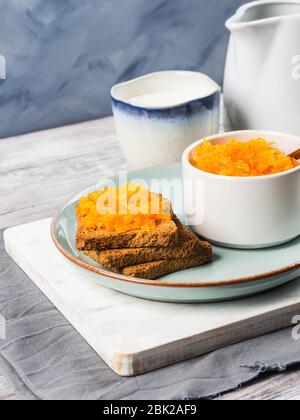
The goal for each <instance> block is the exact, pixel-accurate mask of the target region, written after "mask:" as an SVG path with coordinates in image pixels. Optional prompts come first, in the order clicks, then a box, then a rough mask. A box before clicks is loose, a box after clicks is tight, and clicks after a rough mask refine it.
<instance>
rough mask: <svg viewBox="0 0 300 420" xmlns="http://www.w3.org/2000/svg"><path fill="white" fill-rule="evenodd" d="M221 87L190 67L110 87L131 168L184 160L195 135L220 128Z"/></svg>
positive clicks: (204, 134)
mask: <svg viewBox="0 0 300 420" xmlns="http://www.w3.org/2000/svg"><path fill="white" fill-rule="evenodd" d="M220 91H221V89H220V87H219V86H218V85H217V84H216V83H215V82H214V81H213V80H212V79H210V78H209V77H208V76H206V75H205V74H201V73H197V72H192V71H163V72H158V73H152V74H149V75H146V76H143V77H140V78H138V79H134V80H131V81H129V82H125V83H121V84H118V85H116V86H114V87H113V88H112V90H111V96H112V107H113V113H114V117H115V124H116V130H117V134H118V138H119V141H120V145H121V147H122V150H123V154H124V156H125V158H126V160H127V163H128V165H129V166H130V167H131V168H142V167H148V166H157V165H164V164H168V163H173V162H180V161H181V157H182V153H183V152H184V150H185V148H186V147H187V146H188V145H190V144H191V143H193V142H194V141H195V140H196V139H197V138H199V137H200V136H201V137H205V136H211V135H212V134H216V133H218V132H219V111H220Z"/></svg>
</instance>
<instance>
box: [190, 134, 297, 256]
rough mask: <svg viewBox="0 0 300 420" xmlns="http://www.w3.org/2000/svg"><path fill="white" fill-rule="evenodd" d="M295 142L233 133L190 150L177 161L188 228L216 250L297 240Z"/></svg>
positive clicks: (281, 137) (288, 138) (290, 138)
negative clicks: (214, 246) (293, 155)
mask: <svg viewBox="0 0 300 420" xmlns="http://www.w3.org/2000/svg"><path fill="white" fill-rule="evenodd" d="M298 149H300V137H297V136H293V135H290V134H283V133H276V132H272V131H270V132H268V131H261V130H244V131H233V132H230V133H223V134H217V135H214V136H211V137H209V138H207V139H205V140H199V141H197V142H195V143H194V144H192V145H190V146H189V147H188V148H187V149H186V150H185V152H184V154H183V157H182V170H183V180H184V205H185V214H186V217H187V221H188V224H189V225H190V226H191V227H192V228H193V230H194V231H195V232H196V233H197V234H198V235H199V236H201V237H203V238H205V239H207V240H208V241H210V242H212V243H215V244H217V245H221V246H225V247H232V248H239V249H259V248H268V247H272V246H276V245H281V244H284V243H286V242H288V241H291V240H293V239H295V238H297V237H299V235H300V164H299V162H298V161H297V160H295V159H294V158H292V157H290V154H291V153H293V152H295V151H298Z"/></svg>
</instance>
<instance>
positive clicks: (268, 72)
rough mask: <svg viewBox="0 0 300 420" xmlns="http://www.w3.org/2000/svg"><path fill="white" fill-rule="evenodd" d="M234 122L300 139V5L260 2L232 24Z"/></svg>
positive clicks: (229, 82) (229, 93) (229, 68)
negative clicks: (296, 136) (294, 135)
mask: <svg viewBox="0 0 300 420" xmlns="http://www.w3.org/2000/svg"><path fill="white" fill-rule="evenodd" d="M226 26H227V28H228V29H229V30H230V32H231V39H230V44H229V49H228V55H227V63H226V69H225V81H224V101H225V106H226V111H227V116H228V120H229V121H228V123H229V126H231V127H232V128H233V129H236V130H241V129H256V130H257V129H259V130H272V131H281V132H287V133H290V134H296V135H298V136H299V135H300V1H296V0H294V1H292V0H289V1H255V2H252V3H248V4H246V5H244V6H242V7H241V8H239V9H238V11H237V13H236V15H235V16H233V17H232V18H230V19H229V20H228V21H227V23H226Z"/></svg>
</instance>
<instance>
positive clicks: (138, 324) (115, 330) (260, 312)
mask: <svg viewBox="0 0 300 420" xmlns="http://www.w3.org/2000/svg"><path fill="white" fill-rule="evenodd" d="M4 238H5V246H6V250H7V252H8V253H9V255H10V256H11V257H12V258H13V259H14V260H15V261H16V262H17V264H18V265H19V266H20V267H21V268H22V269H23V270H24V271H25V273H26V274H27V275H28V276H29V277H30V278H31V280H32V281H33V282H34V283H35V284H36V285H37V286H38V287H39V288H40V289H41V291H42V292H43V293H44V294H45V295H46V296H47V297H48V298H49V299H50V300H51V301H52V302H53V304H54V305H55V306H56V307H57V308H58V310H59V311H60V312H61V313H62V314H63V315H64V316H65V317H66V318H67V319H68V321H69V322H70V323H71V324H72V325H73V326H74V327H75V328H76V330H77V331H78V332H79V333H80V334H81V335H82V337H83V338H84V339H85V340H86V341H87V342H88V343H89V345H90V346H91V347H92V348H93V349H94V350H95V351H96V352H97V353H98V354H99V356H101V357H102V358H103V360H104V361H105V362H106V363H107V364H108V365H109V366H110V367H111V368H112V369H113V370H114V371H115V372H116V373H118V374H119V375H122V376H132V375H139V374H142V373H145V372H148V371H151V370H154V369H157V368H160V367H163V366H166V365H168V364H171V363H175V362H179V361H182V360H186V359H190V358H192V357H194V356H198V355H201V354H205V353H208V352H210V351H213V350H216V349H218V348H221V347H224V346H227V345H229V344H233V343H237V342H240V341H243V340H246V339H248V338H251V337H255V336H258V335H262V334H265V333H267V332H271V331H274V330H277V329H281V328H283V327H287V326H289V325H291V324H292V317H293V316H294V315H297V314H300V280H296V281H294V282H292V283H290V284H289V285H286V286H283V287H281V288H278V289H276V290H274V291H272V292H268V293H266V294H263V295H260V296H256V297H252V298H247V299H243V300H239V301H234V302H227V303H215V304H171V303H160V302H150V301H146V300H142V299H137V298H133V297H130V296H126V295H122V294H120V293H118V292H115V291H112V290H110V289H107V288H104V287H102V286H100V285H99V284H98V283H97V280H96V279H95V278H93V277H91V276H90V274H89V272H86V273H82V271H79V270H78V268H77V267H76V266H75V265H73V264H72V263H70V262H69V261H67V260H66V259H65V258H64V257H63V256H62V255H60V253H59V252H58V251H57V250H56V248H55V247H54V245H53V244H52V242H51V238H50V219H46V220H41V221H38V222H35V223H31V224H27V225H23V226H17V227H14V228H11V229H8V230H7V231H6V232H5V236H4ZM74 357H76V354H74ZM254 362H255V361H254Z"/></svg>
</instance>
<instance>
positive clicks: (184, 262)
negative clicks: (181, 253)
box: [121, 255, 212, 280]
mask: <svg viewBox="0 0 300 420" xmlns="http://www.w3.org/2000/svg"><path fill="white" fill-rule="evenodd" d="M211 261H212V256H209V255H196V256H193V257H187V258H177V259H172V260H162V261H154V262H151V263H147V264H139V265H135V266H132V267H126V268H124V269H123V270H122V271H121V272H122V274H124V275H125V276H129V277H135V278H139V279H147V280H157V279H159V278H160V277H163V276H166V275H167V274H171V273H175V272H177V271H182V270H186V269H188V268H192V267H198V266H200V265H203V264H207V263H209V262H211Z"/></svg>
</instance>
